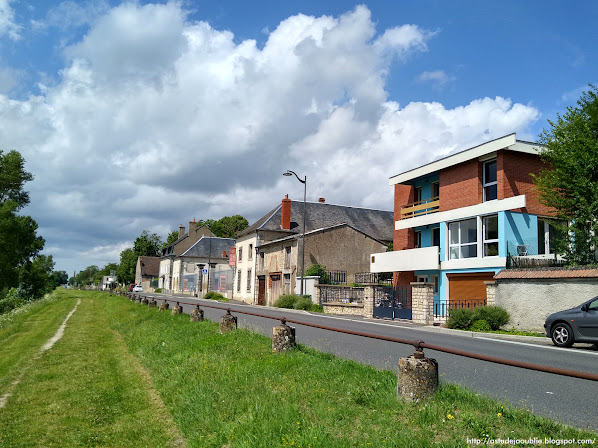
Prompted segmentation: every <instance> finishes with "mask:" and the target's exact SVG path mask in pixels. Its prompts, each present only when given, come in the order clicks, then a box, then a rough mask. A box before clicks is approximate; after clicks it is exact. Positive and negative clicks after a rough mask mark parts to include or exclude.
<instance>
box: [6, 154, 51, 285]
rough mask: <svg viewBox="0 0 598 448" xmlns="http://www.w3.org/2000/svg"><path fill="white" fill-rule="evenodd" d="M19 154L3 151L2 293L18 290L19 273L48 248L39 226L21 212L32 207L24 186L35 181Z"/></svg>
mask: <svg viewBox="0 0 598 448" xmlns="http://www.w3.org/2000/svg"><path fill="white" fill-rule="evenodd" d="M24 165H25V161H24V159H23V157H21V154H19V153H18V152H17V151H10V152H8V153H6V154H4V153H3V152H2V151H0V290H5V289H7V288H11V287H16V286H18V283H19V272H20V269H21V267H23V266H24V265H25V264H26V263H27V262H28V261H30V260H31V259H32V258H33V257H35V256H36V255H37V254H38V253H39V252H40V251H41V250H42V249H43V247H44V243H45V242H44V239H43V238H42V237H41V236H38V235H37V233H36V232H37V223H36V222H35V220H33V219H32V218H31V217H30V216H19V215H17V212H18V211H19V210H20V209H21V208H23V207H25V206H26V205H27V204H28V203H29V194H28V193H27V192H26V191H24V190H23V185H24V183H25V182H28V181H30V180H32V179H33V176H32V175H31V173H28V172H26V171H25V169H24Z"/></svg>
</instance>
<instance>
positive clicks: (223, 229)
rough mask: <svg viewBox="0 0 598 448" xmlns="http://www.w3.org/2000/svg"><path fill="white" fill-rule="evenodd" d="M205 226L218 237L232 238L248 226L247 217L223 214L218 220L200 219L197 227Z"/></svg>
mask: <svg viewBox="0 0 598 448" xmlns="http://www.w3.org/2000/svg"><path fill="white" fill-rule="evenodd" d="M204 225H205V226H207V227H208V228H209V229H210V230H211V231H212V233H213V234H214V235H216V236H218V237H220V238H234V237H235V235H237V233H239V232H241V231H243V230H245V229H246V228H247V227H249V222H248V221H247V219H245V218H243V217H242V216H241V215H234V216H225V217H223V218H220V219H219V220H218V221H214V220H213V219H206V220H205V221H202V220H200V221H199V222H198V223H197V227H201V226H204Z"/></svg>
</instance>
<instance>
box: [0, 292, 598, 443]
mask: <svg viewBox="0 0 598 448" xmlns="http://www.w3.org/2000/svg"><path fill="white" fill-rule="evenodd" d="M78 299H81V303H80V304H79V305H78V308H77V311H76V312H75V313H74V314H73V315H72V317H71V318H70V320H69V321H68V323H67V326H66V331H65V333H64V337H63V338H62V339H61V340H60V341H58V342H57V343H56V344H55V345H54V347H52V348H51V349H50V350H48V351H46V352H43V353H42V354H41V355H40V354H39V350H40V347H41V346H42V345H43V344H44V343H45V342H46V341H47V340H48V339H49V338H51V337H52V336H53V334H54V333H55V332H56V329H57V328H58V327H59V326H60V324H61V323H62V322H63V320H64V319H65V317H66V316H67V314H68V313H69V312H70V311H71V310H72V309H73V308H74V307H75V305H76V303H77V300H78ZM16 379H18V380H19V383H18V384H17V385H13V382H14V381H15V380H16ZM7 391H11V392H12V395H11V396H9V397H8V398H7V400H6V405H5V407H4V408H2V409H0V446H1V447H99V446H103V447H168V446H189V447H219V448H220V447H229V448H232V447H278V446H300V447H369V446H372V447H436V446H437V447H466V446H468V445H469V446H473V445H472V444H471V443H470V444H468V443H467V438H470V439H472V438H478V439H483V438H485V437H490V438H499V437H500V438H511V439H513V438H517V439H525V438H533V437H536V438H542V439H543V438H544V437H552V438H553V439H596V442H597V443H598V438H597V437H596V435H595V434H594V433H593V432H588V431H581V430H578V429H575V428H570V427H566V426H563V425H561V424H557V423H555V422H552V421H549V420H546V419H542V418H538V417H535V416H533V415H532V414H531V413H530V412H529V411H528V410H526V409H516V408H514V407H511V406H507V405H502V404H501V403H498V402H496V401H493V400H490V399H487V398H485V397H483V396H480V395H478V394H474V393H471V392H468V391H466V390H464V389H462V388H459V387H456V386H452V385H447V384H442V385H441V387H440V389H439V391H438V392H437V394H436V396H435V397H434V399H433V400H431V401H429V402H427V403H420V404H408V403H403V402H402V401H400V400H398V399H397V397H396V376H395V374H394V373H392V372H388V371H380V370H376V369H374V368H371V367H368V366H364V365H360V364H357V363H355V362H351V361H346V360H341V359H338V358H335V357H333V356H331V355H328V354H322V353H319V352H316V351H313V350H310V349H307V348H305V347H299V348H298V349H296V350H294V351H291V352H289V353H285V354H274V353H272V345H271V341H270V340H269V339H268V338H265V337H263V336H260V335H257V334H254V333H251V332H249V331H246V330H237V331H235V332H232V333H228V334H224V335H221V334H219V332H218V324H217V323H215V322H208V321H204V322H199V323H192V322H189V316H187V315H176V316H173V315H171V313H170V312H159V311H158V310H157V309H155V308H154V309H149V308H148V307H147V306H142V305H140V304H139V303H135V302H131V301H128V300H127V299H125V298H122V297H118V296H112V297H109V296H108V295H107V294H102V293H93V292H81V291H64V290H60V291H57V292H56V293H55V294H54V298H53V299H51V300H47V301H43V302H41V303H37V304H34V305H32V306H30V307H29V309H28V310H26V311H20V312H18V313H17V314H16V315H14V316H12V317H10V318H6V317H0V397H1V396H3V395H5V394H6V393H7ZM570 446H571V445H570Z"/></svg>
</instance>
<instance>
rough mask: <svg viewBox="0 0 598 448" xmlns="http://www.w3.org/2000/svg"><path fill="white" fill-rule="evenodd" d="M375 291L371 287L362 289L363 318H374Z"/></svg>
mask: <svg viewBox="0 0 598 448" xmlns="http://www.w3.org/2000/svg"><path fill="white" fill-rule="evenodd" d="M375 297H376V289H375V288H374V287H373V286H366V287H365V288H364V289H363V316H364V317H374V299H375Z"/></svg>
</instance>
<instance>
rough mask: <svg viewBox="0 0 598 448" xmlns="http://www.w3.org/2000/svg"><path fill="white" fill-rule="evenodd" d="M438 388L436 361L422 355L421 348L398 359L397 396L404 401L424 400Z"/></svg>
mask: <svg viewBox="0 0 598 448" xmlns="http://www.w3.org/2000/svg"><path fill="white" fill-rule="evenodd" d="M436 389H438V362H436V360H435V359H431V358H426V357H424V352H423V350H422V349H421V348H420V349H416V351H415V354H413V355H411V356H408V357H406V358H401V359H399V373H398V375H397V396H398V397H399V398H401V399H403V400H405V401H415V402H417V401H420V400H425V399H428V398H430V397H432V396H433V395H434V393H435V392H436Z"/></svg>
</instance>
